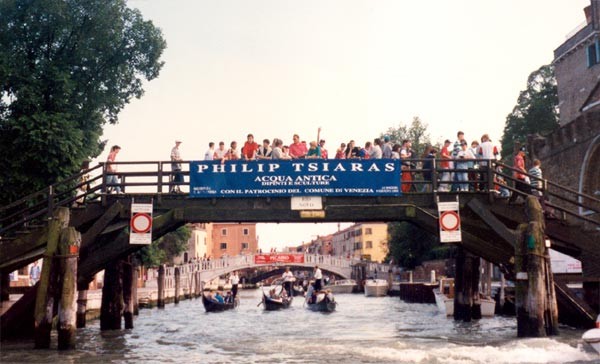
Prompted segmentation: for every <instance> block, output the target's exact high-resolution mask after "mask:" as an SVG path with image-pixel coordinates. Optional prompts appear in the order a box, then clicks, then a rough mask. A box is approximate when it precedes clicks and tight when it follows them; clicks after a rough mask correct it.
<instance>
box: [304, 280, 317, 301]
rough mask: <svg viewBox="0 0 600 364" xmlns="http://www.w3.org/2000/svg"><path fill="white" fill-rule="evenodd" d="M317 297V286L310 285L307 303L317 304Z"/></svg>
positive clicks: (307, 292)
mask: <svg viewBox="0 0 600 364" xmlns="http://www.w3.org/2000/svg"><path fill="white" fill-rule="evenodd" d="M316 298H317V295H316V294H315V286H314V284H313V283H311V284H309V285H308V291H306V301H307V302H308V303H310V304H312V303H315V301H316Z"/></svg>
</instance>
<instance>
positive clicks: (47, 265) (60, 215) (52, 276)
mask: <svg viewBox="0 0 600 364" xmlns="http://www.w3.org/2000/svg"><path fill="white" fill-rule="evenodd" d="M69 218H70V211H69V209H68V208H66V207H59V208H57V209H56V210H55V211H54V215H53V216H52V219H50V222H49V223H48V233H47V237H48V240H47V241H48V242H47V244H46V252H45V253H44V263H43V264H42V272H41V274H40V280H39V282H38V289H37V296H36V299H35V314H34V331H35V333H34V341H35V348H36V349H47V348H49V347H50V331H51V330H52V319H53V317H54V297H55V295H56V292H57V287H56V285H57V281H56V277H57V274H56V273H57V267H56V263H55V262H54V256H55V254H56V250H57V248H58V241H59V238H60V232H61V230H62V229H63V228H66V227H67V226H68V225H69Z"/></svg>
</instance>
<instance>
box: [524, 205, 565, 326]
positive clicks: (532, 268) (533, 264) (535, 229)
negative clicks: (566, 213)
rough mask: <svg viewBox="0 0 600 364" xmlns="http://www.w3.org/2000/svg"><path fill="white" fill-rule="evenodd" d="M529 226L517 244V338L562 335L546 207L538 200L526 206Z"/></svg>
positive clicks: (526, 226)
mask: <svg viewBox="0 0 600 364" xmlns="http://www.w3.org/2000/svg"><path fill="white" fill-rule="evenodd" d="M525 212H526V216H527V218H528V220H529V221H528V222H527V223H523V224H521V225H519V227H518V234H517V242H516V245H515V271H516V275H517V277H516V278H517V280H516V283H515V300H516V310H517V335H518V336H519V337H544V336H547V335H558V309H557V305H556V294H555V292H554V282H553V277H552V270H551V266H550V258H549V253H548V248H547V247H546V245H545V234H544V229H545V222H544V215H543V212H542V207H541V205H540V203H539V201H538V200H537V198H535V197H528V198H527V201H526V203H525Z"/></svg>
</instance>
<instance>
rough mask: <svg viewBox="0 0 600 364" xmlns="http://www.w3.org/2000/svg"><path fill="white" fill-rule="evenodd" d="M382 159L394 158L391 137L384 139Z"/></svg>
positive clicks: (387, 136)
mask: <svg viewBox="0 0 600 364" xmlns="http://www.w3.org/2000/svg"><path fill="white" fill-rule="evenodd" d="M381 158H384V159H390V158H392V142H390V137H389V135H386V136H384V137H383V147H382V148H381Z"/></svg>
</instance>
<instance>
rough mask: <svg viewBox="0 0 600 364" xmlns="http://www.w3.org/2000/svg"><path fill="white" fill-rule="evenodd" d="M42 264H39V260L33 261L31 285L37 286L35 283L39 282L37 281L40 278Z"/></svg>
mask: <svg viewBox="0 0 600 364" xmlns="http://www.w3.org/2000/svg"><path fill="white" fill-rule="evenodd" d="M40 274H41V271H40V266H39V265H38V262H37V260H36V261H35V262H33V265H32V266H31V268H29V285H30V286H35V284H36V283H37V281H39V280H40Z"/></svg>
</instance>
